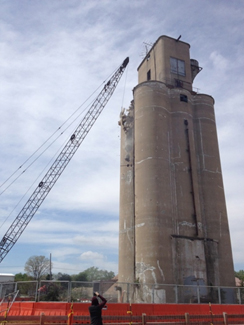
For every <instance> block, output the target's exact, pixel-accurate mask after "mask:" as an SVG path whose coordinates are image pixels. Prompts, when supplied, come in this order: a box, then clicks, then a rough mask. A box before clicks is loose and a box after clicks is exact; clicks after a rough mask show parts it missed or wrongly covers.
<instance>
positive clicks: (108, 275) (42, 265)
mask: <svg viewBox="0 0 244 325" xmlns="http://www.w3.org/2000/svg"><path fill="white" fill-rule="evenodd" d="M51 269H52V263H50V260H49V259H48V258H46V257H45V256H31V257H30V258H29V259H28V260H27V262H26V263H25V268H24V271H25V273H17V274H16V275H15V281H16V282H18V281H33V280H37V281H40V280H57V281H58V280H60V281H87V282H92V281H94V280H107V281H108V280H111V279H112V278H114V277H115V274H114V272H113V271H107V270H100V269H98V267H95V266H92V267H89V268H88V269H86V270H84V271H82V272H79V273H78V274H72V275H70V274H67V273H62V272H58V273H57V274H52V273H51Z"/></svg>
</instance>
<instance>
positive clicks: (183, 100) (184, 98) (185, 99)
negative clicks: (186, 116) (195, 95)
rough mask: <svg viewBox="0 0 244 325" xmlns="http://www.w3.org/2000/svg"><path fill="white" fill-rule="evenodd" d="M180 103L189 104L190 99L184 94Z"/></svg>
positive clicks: (181, 95)
mask: <svg viewBox="0 0 244 325" xmlns="http://www.w3.org/2000/svg"><path fill="white" fill-rule="evenodd" d="M180 101H181V102H185V103H188V97H187V96H186V95H184V94H180Z"/></svg>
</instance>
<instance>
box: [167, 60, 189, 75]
mask: <svg viewBox="0 0 244 325" xmlns="http://www.w3.org/2000/svg"><path fill="white" fill-rule="evenodd" d="M170 71H171V72H172V73H175V74H178V75H180V76H185V75H186V70H185V62H184V61H183V60H180V59H176V58H172V57H171V58H170Z"/></svg>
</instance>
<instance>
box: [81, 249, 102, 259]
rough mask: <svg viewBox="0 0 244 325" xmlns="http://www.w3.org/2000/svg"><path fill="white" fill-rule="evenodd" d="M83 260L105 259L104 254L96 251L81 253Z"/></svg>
mask: <svg viewBox="0 0 244 325" xmlns="http://www.w3.org/2000/svg"><path fill="white" fill-rule="evenodd" d="M80 259H81V260H85V261H87V260H92V261H94V260H95V261H101V260H103V259H104V256H103V255H102V254H99V253H96V252H91V251H88V252H85V253H82V254H81V255H80Z"/></svg>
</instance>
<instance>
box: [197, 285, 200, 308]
mask: <svg viewBox="0 0 244 325" xmlns="http://www.w3.org/2000/svg"><path fill="white" fill-rule="evenodd" d="M197 303H198V304H200V290H199V286H198V285H197Z"/></svg>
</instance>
